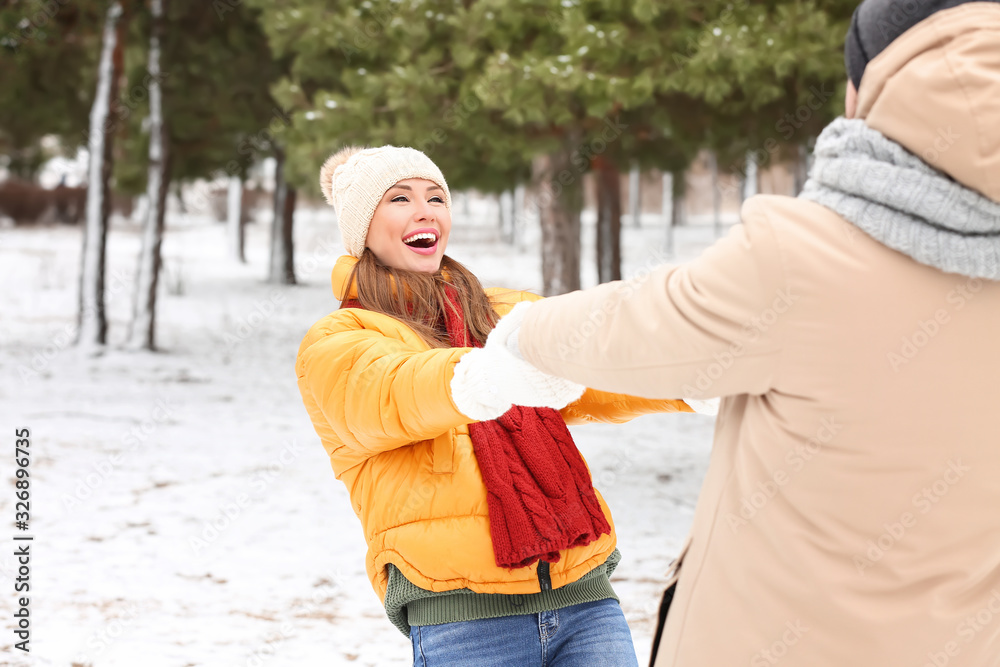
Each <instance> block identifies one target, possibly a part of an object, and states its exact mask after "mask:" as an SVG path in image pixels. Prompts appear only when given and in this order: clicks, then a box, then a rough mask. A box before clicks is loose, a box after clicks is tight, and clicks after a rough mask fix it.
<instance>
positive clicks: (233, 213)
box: [226, 176, 247, 264]
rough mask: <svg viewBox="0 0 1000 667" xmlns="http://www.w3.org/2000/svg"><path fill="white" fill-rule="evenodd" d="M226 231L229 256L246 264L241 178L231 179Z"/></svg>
mask: <svg viewBox="0 0 1000 667" xmlns="http://www.w3.org/2000/svg"><path fill="white" fill-rule="evenodd" d="M226 229H227V230H228V232H229V254H230V256H231V257H232V258H233V259H235V260H236V261H238V262H242V263H243V264H246V261H247V258H246V253H245V252H244V247H245V245H246V244H245V230H244V227H243V180H242V179H241V178H240V177H239V176H230V177H229V191H228V196H227V198H226Z"/></svg>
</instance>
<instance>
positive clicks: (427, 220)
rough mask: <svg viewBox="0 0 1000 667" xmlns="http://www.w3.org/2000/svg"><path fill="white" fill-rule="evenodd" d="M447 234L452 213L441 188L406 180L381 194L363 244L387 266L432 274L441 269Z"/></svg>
mask: <svg viewBox="0 0 1000 667" xmlns="http://www.w3.org/2000/svg"><path fill="white" fill-rule="evenodd" d="M450 231H451V212H450V211H449V210H448V207H447V206H445V203H444V191H443V190H442V189H441V187H440V186H438V185H436V184H435V183H433V182H432V181H428V180H425V179H423V178H408V179H406V180H403V181H400V182H399V183H396V184H395V185H394V186H392V187H391V188H389V189H388V190H387V191H386V193H385V194H384V195H382V200H381V201H380V202H379V204H378V206H377V207H376V208H375V215H374V216H372V222H371V225H369V227H368V237H367V238H366V239H365V245H366V246H367V247H368V248H371V251H372V252H373V253H375V257H377V258H378V260H379V261H380V262H382V263H383V264H385V265H386V266H391V267H392V268H394V269H405V270H407V271H419V272H422V273H434V272H435V271H437V270H438V269H440V268H441V258H442V257H443V256H444V249H445V247H446V246H447V245H448V233H449V232H450Z"/></svg>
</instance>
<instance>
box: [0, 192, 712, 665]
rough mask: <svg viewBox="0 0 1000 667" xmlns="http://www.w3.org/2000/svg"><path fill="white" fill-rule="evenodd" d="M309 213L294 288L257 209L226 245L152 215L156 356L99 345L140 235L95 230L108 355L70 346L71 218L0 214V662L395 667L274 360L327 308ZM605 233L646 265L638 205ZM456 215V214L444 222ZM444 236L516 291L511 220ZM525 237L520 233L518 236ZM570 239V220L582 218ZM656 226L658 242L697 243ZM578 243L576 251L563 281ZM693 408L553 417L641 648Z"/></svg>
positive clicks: (518, 249)
mask: <svg viewBox="0 0 1000 667" xmlns="http://www.w3.org/2000/svg"><path fill="white" fill-rule="evenodd" d="M328 211H329V209H325V210H324V211H321V212H314V213H313V212H309V211H302V212H300V214H297V216H296V247H297V255H296V256H297V266H298V277H299V280H300V282H301V283H302V284H300V285H298V286H295V287H277V286H271V285H267V284H265V283H264V282H263V277H264V275H265V272H266V268H265V267H266V262H267V236H268V229H267V226H266V225H262V224H252V225H250V226H249V227H248V239H247V256H248V263H247V264H246V265H240V264H237V263H235V262H232V261H231V260H229V259H228V258H227V254H226V243H225V233H224V229H223V226H222V225H219V224H216V223H213V222H210V221H207V220H203V219H199V218H196V217H178V216H174V217H172V218H168V230H167V233H166V238H165V241H164V246H163V253H164V258H165V267H166V268H165V273H164V275H163V278H162V279H161V288H162V289H161V297H160V303H159V309H158V313H157V316H158V320H159V326H158V343H159V345H160V347H161V349H162V351H161V352H159V353H156V354H147V353H132V352H126V351H123V350H121V349H120V348H119V346H120V343H121V341H122V340H124V337H125V333H126V327H127V326H128V319H129V313H130V309H131V288H132V274H133V272H134V270H135V262H136V257H137V254H138V247H139V235H138V230H137V228H135V227H134V226H132V225H130V224H129V223H127V222H125V221H121V220H116V222H115V224H114V225H113V227H112V230H111V232H110V234H109V244H108V278H107V284H108V299H109V303H108V309H109V341H110V345H109V346H108V350H107V351H106V352H105V354H104V355H103V356H100V357H96V358H95V357H84V356H81V355H80V354H79V353H78V352H77V351H76V350H75V349H74V348H73V347H72V346H71V345H70V344H69V341H70V339H71V336H72V333H73V330H74V322H75V313H76V290H77V271H78V266H79V260H80V248H81V236H80V235H81V232H80V230H79V229H75V228H66V227H55V228H37V229H32V228H26V229H25V228H18V229H11V228H5V229H0V284H2V286H3V287H2V290H0V371H2V379H3V381H2V383H0V405H2V406H3V409H2V411H0V425H2V428H0V433H2V436H3V440H2V442H3V443H5V444H3V451H4V454H3V456H2V461H3V463H2V464H0V473H2V476H3V479H4V480H8V481H7V482H5V484H4V488H5V489H6V490H5V491H4V492H3V493H0V515H2V516H3V517H4V522H5V524H4V525H7V526H10V527H9V528H8V529H7V530H6V535H3V536H0V538H2V539H3V541H4V543H5V544H6V546H5V547H3V548H2V549H0V591H2V593H0V600H2V609H3V610H4V611H3V619H4V620H3V641H2V642H0V664H2V665H12V666H22V665H33V666H42V665H44V666H46V667H48V666H58V667H161V666H162V667H193V666H196V665H209V666H213V667H214V666H219V667H227V666H234V667H236V666H238V667H263V666H267V667H279V666H281V667H286V666H293V665H294V666H296V667H314V666H315V667H319V666H320V665H323V666H329V665H379V666H382V665H387V666H388V665H408V664H410V662H411V653H410V646H409V642H408V640H407V639H406V638H404V637H403V636H402V635H400V634H399V632H398V631H397V630H396V629H395V628H394V627H393V626H392V625H391V624H390V623H389V621H388V620H386V618H385V614H384V611H383V609H382V607H381V604H380V603H379V600H378V598H377V597H376V596H375V594H374V593H373V591H372V590H371V588H370V586H369V583H368V579H367V577H366V576H365V572H364V564H363V562H364V561H363V557H364V552H365V545H364V540H363V537H362V533H361V530H360V525H359V523H358V521H357V519H356V518H355V516H354V514H353V512H352V510H351V507H350V503H349V501H348V496H347V492H346V489H345V488H344V487H343V485H342V484H341V483H340V482H338V481H337V480H336V479H335V478H334V475H333V473H332V471H331V470H330V466H329V461H328V459H327V457H326V454H325V452H324V451H323V448H322V447H321V445H320V443H319V439H318V438H317V436H316V434H315V432H314V431H313V429H312V426H311V424H310V422H309V419H308V417H307V415H306V413H305V410H304V408H303V407H302V404H301V401H300V399H299V393H298V390H297V388H296V384H295V374H294V361H295V353H296V350H297V348H298V344H299V341H300V340H301V338H302V336H303V335H304V334H305V332H306V330H307V329H308V328H309V326H310V325H311V324H312V323H313V322H314V321H315V320H317V319H318V318H320V317H321V316H323V315H325V314H327V313H328V312H330V311H331V310H333V309H335V308H336V306H337V302H336V301H335V300H334V298H333V296H332V293H331V290H330V284H329V271H330V268H331V267H332V264H333V260H334V259H335V258H336V256H338V255H339V254H341V252H340V250H341V249H340V242H339V235H338V234H337V232H336V226H335V224H334V222H333V221H332V214H331V213H328ZM644 225H645V226H644V227H643V228H640V229H634V228H627V229H626V230H625V232H624V247H625V249H626V251H625V255H626V256H625V273H626V275H634V274H635V273H636V272H639V271H642V270H643V269H645V268H648V267H651V266H654V265H656V264H659V263H661V262H662V261H664V258H663V257H662V256H661V255H659V254H658V252H657V251H658V250H659V249H660V248H661V247H662V246H663V230H662V229H660V228H658V227H657V225H656V221H655V218H651V219H650V220H646V221H644ZM463 226H464V227H463ZM455 227H456V229H455V231H454V232H453V239H454V240H453V243H452V245H451V247H450V248H449V254H450V255H451V256H452V257H455V258H456V259H458V260H459V261H462V262H465V263H466V264H467V265H468V266H469V267H470V268H471V269H472V270H473V271H474V272H475V273H476V274H477V275H479V276H480V278H481V279H483V282H484V283H485V284H486V285H488V286H489V285H505V286H509V287H516V288H523V289H532V290H538V289H539V287H540V269H539V264H538V253H537V250H536V247H537V246H536V245H535V243H534V238H533V235H532V233H531V230H528V232H527V233H526V235H525V240H524V241H523V242H522V243H521V244H520V246H508V245H506V244H503V243H499V242H496V241H495V240H491V239H490V237H491V235H492V234H491V228H489V227H487V226H485V225H482V226H475V227H470V226H468V225H467V224H466V223H463V222H462V219H461V217H460V216H456V221H455ZM535 234H536V235H537V232H535ZM586 234H587V237H586V238H588V239H590V238H591V237H592V230H587V232H586ZM712 237H713V234H712V230H711V227H707V226H692V227H687V228H682V229H680V230H678V236H677V240H678V244H677V245H678V249H679V254H678V256H677V259H679V260H684V259H689V258H691V257H693V256H695V255H697V253H699V252H700V251H701V250H702V249H703V248H704V247H706V246H707V245H708V244H709V243H711V241H712ZM593 263H594V261H593V249H592V247H591V245H590V244H589V243H585V247H584V265H585V266H586V271H585V274H584V277H585V284H588V285H589V284H593V283H594V282H595V277H594V275H593V268H592V267H593ZM21 427H28V428H30V429H31V447H30V450H31V467H30V472H31V521H30V531H29V533H30V534H31V535H34V542H32V543H31V554H32V559H31V575H30V576H31V581H30V584H31V593H30V609H31V632H32V634H31V644H30V646H31V653H30V657H29V656H25V655H24V654H23V653H22V652H21V651H18V650H15V649H14V648H13V644H14V642H15V638H14V635H13V629H14V622H13V618H12V613H13V611H12V610H13V606H14V604H15V599H16V595H15V593H14V591H13V586H14V582H13V579H14V578H15V577H16V576H17V565H16V563H15V559H14V557H13V551H14V546H13V545H14V544H15V543H14V542H13V540H12V538H13V537H14V535H15V534H20V533H18V532H17V531H15V529H14V528H13V526H12V522H13V520H14V500H15V499H14V488H13V466H14V463H13V458H14V457H13V453H14V452H13V450H14V446H15V435H14V431H15V428H21ZM712 428H713V421H712V419H711V418H710V417H705V416H701V415H687V414H685V415H652V416H647V417H642V418H640V419H637V420H635V421H633V422H631V423H629V424H626V425H624V426H603V425H598V426H584V427H574V429H573V433H574V436H575V437H576V439H577V442H578V444H579V446H580V449H581V450H582V452H583V453H584V455H585V457H586V458H587V460H588V462H589V464H590V466H591V468H592V470H593V471H594V474H595V479H596V485H597V486H598V488H599V489H600V490H601V491H602V492H603V493H604V495H605V497H606V498H607V500H608V502H609V504H610V506H611V509H612V511H613V513H614V516H615V520H616V524H617V529H618V534H619V538H620V545H619V546H620V548H621V550H622V553H623V556H624V558H623V561H622V563H621V565H620V566H619V568H618V570H617V572H616V573H615V575H614V577H613V580H612V581H613V583H614V585H615V588H616V590H617V592H618V593H619V595H620V597H621V598H622V605H623V608H624V610H625V613H626V616H627V618H628V621H629V624H630V626H631V628H632V633H633V637H634V640H635V645H636V650H637V652H638V655H639V662H640V664H644V663H645V662H646V661H647V660H648V651H649V646H650V642H651V639H652V633H653V630H654V623H655V614H656V609H657V605H658V602H659V596H660V593H661V592H662V588H663V583H664V577H663V574H664V571H665V570H666V568H667V565H668V563H669V562H670V561H671V560H672V559H673V557H674V556H675V555H676V553H677V550H678V549H679V547H680V546H681V543H682V541H683V538H684V536H685V534H686V532H687V529H688V527H689V525H690V522H691V516H692V512H693V508H694V503H695V500H696V497H697V491H698V488H699V485H700V483H701V480H702V478H703V476H704V472H705V467H706V464H707V459H708V452H709V449H710V444H711V436H712Z"/></svg>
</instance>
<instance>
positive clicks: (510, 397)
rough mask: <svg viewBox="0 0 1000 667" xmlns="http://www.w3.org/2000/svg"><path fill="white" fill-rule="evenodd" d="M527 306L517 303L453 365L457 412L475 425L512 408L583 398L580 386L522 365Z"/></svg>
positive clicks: (547, 405)
mask: <svg viewBox="0 0 1000 667" xmlns="http://www.w3.org/2000/svg"><path fill="white" fill-rule="evenodd" d="M530 305H531V304H530V303H528V302H521V303H519V304H517V305H516V306H515V307H514V308H513V309H512V310H511V311H510V313H508V314H507V315H506V316H505V317H502V318H501V319H500V321H499V322H497V325H496V327H495V328H494V329H493V331H492V332H491V333H490V335H489V337H488V338H487V339H486V345H485V346H483V347H481V348H476V349H473V350H470V351H469V352H468V353H466V354H465V355H464V356H463V357H462V358H461V360H460V361H459V362H458V364H456V365H455V376H454V377H453V378H452V381H451V396H452V400H454V401H455V406H456V407H457V408H458V409H459V411H460V412H461V413H462V414H464V415H466V416H467V417H470V418H472V419H476V420H478V421H486V420H489V419H496V418H497V417H499V416H500V415H502V414H503V413H505V412H507V410H509V409H510V408H511V406H512V405H515V404H516V405H523V406H526V407H535V408H556V409H559V408H563V407H565V406H567V405H569V404H570V403H572V402H573V401H575V400H576V399H578V398H580V396H581V395H582V394H583V392H584V390H585V387H584V386H583V385H579V384H576V383H575V382H570V381H569V380H564V379H562V378H557V377H555V376H553V375H548V374H547V373H543V372H542V371H540V370H538V369H537V368H535V367H534V366H532V365H531V364H529V363H528V362H526V361H524V360H523V359H522V358H521V356H520V353H519V352H518V351H517V331H518V329H519V328H520V326H521V321H522V320H523V318H524V311H525V310H526V309H527V308H528V307H529V306H530Z"/></svg>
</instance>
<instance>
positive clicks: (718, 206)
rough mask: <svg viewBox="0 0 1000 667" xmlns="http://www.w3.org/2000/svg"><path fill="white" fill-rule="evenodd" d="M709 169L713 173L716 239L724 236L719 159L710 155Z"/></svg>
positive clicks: (713, 209) (713, 216)
mask: <svg viewBox="0 0 1000 667" xmlns="http://www.w3.org/2000/svg"><path fill="white" fill-rule="evenodd" d="M708 169H709V171H711V173H712V229H713V231H714V232H715V236H716V238H718V237H719V236H722V190H720V189H719V159H718V158H717V157H716V155H715V153H714V152H712V153H709V154H708Z"/></svg>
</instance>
